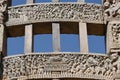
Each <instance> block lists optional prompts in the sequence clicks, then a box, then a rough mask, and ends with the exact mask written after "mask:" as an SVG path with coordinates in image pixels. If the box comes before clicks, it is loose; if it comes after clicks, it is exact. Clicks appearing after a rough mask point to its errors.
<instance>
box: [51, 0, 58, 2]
mask: <svg viewBox="0 0 120 80" xmlns="http://www.w3.org/2000/svg"><path fill="white" fill-rule="evenodd" d="M59 1H60V0H52V2H59Z"/></svg>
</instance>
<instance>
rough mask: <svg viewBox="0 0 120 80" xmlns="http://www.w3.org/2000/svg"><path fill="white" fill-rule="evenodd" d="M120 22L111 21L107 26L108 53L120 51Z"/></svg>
mask: <svg viewBox="0 0 120 80" xmlns="http://www.w3.org/2000/svg"><path fill="white" fill-rule="evenodd" d="M119 32H120V22H119V21H111V22H109V23H108V26H107V44H106V45H107V53H113V52H120V33H119Z"/></svg>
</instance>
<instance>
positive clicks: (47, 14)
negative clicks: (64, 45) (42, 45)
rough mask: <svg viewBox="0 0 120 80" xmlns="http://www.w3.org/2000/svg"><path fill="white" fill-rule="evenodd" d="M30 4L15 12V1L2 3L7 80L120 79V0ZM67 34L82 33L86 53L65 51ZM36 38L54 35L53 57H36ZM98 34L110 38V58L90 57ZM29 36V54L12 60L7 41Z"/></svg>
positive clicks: (1, 47)
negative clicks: (90, 41) (92, 40)
mask: <svg viewBox="0 0 120 80" xmlns="http://www.w3.org/2000/svg"><path fill="white" fill-rule="evenodd" d="M26 2H27V3H26V4H24V5H20V6H14V7H10V5H11V0H8V1H7V0H1V1H0V78H1V80H120V77H119V76H120V54H119V53H120V1H119V0H109V1H108V0H103V1H102V2H103V4H101V5H100V4H91V3H85V2H84V0H78V2H59V1H58V0H53V1H52V2H48V3H34V0H26ZM42 26H44V27H42ZM77 27H78V28H77ZM71 30H73V31H71ZM61 33H62V34H66V33H68V34H70V33H72V34H78V33H79V39H80V52H61V51H60V49H61V46H60V34H61ZM35 34H52V36H53V39H52V41H53V52H46V53H40V52H38V53H34V52H33V35H35ZM92 34H94V35H100V36H103V35H104V36H106V54H95V53H89V51H88V50H89V47H88V39H87V36H88V35H92ZM23 35H24V36H25V49H24V55H15V56H7V52H6V51H7V48H6V45H7V38H8V37H17V36H23Z"/></svg>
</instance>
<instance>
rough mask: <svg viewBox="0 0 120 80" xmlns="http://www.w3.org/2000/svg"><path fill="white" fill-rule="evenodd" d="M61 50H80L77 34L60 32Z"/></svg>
mask: <svg viewBox="0 0 120 80" xmlns="http://www.w3.org/2000/svg"><path fill="white" fill-rule="evenodd" d="M60 38H61V39H60V41H61V52H80V47H79V35H73V34H61V35H60Z"/></svg>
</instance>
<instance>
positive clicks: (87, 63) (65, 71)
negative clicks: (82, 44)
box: [3, 53, 120, 80]
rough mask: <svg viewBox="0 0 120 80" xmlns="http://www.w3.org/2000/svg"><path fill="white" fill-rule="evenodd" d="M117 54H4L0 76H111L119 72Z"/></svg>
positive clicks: (11, 77) (102, 77)
mask: <svg viewBox="0 0 120 80" xmlns="http://www.w3.org/2000/svg"><path fill="white" fill-rule="evenodd" d="M119 61H120V58H119V55H118V54H116V53H113V54H111V55H110V56H109V57H108V56H105V55H90V54H79V53H78V54H77V53H69V54H63V53H62V54H44V53H43V54H29V55H21V56H14V57H8V58H4V61H3V64H4V73H3V80H6V79H7V80H10V79H17V78H19V79H20V78H24V79H26V78H28V79H32V78H35V79H36V78H59V77H61V78H62V77H66V78H67V77H70V78H75V77H77V78H93V79H112V76H113V75H114V74H116V73H118V72H119V65H118V62H119Z"/></svg>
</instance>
